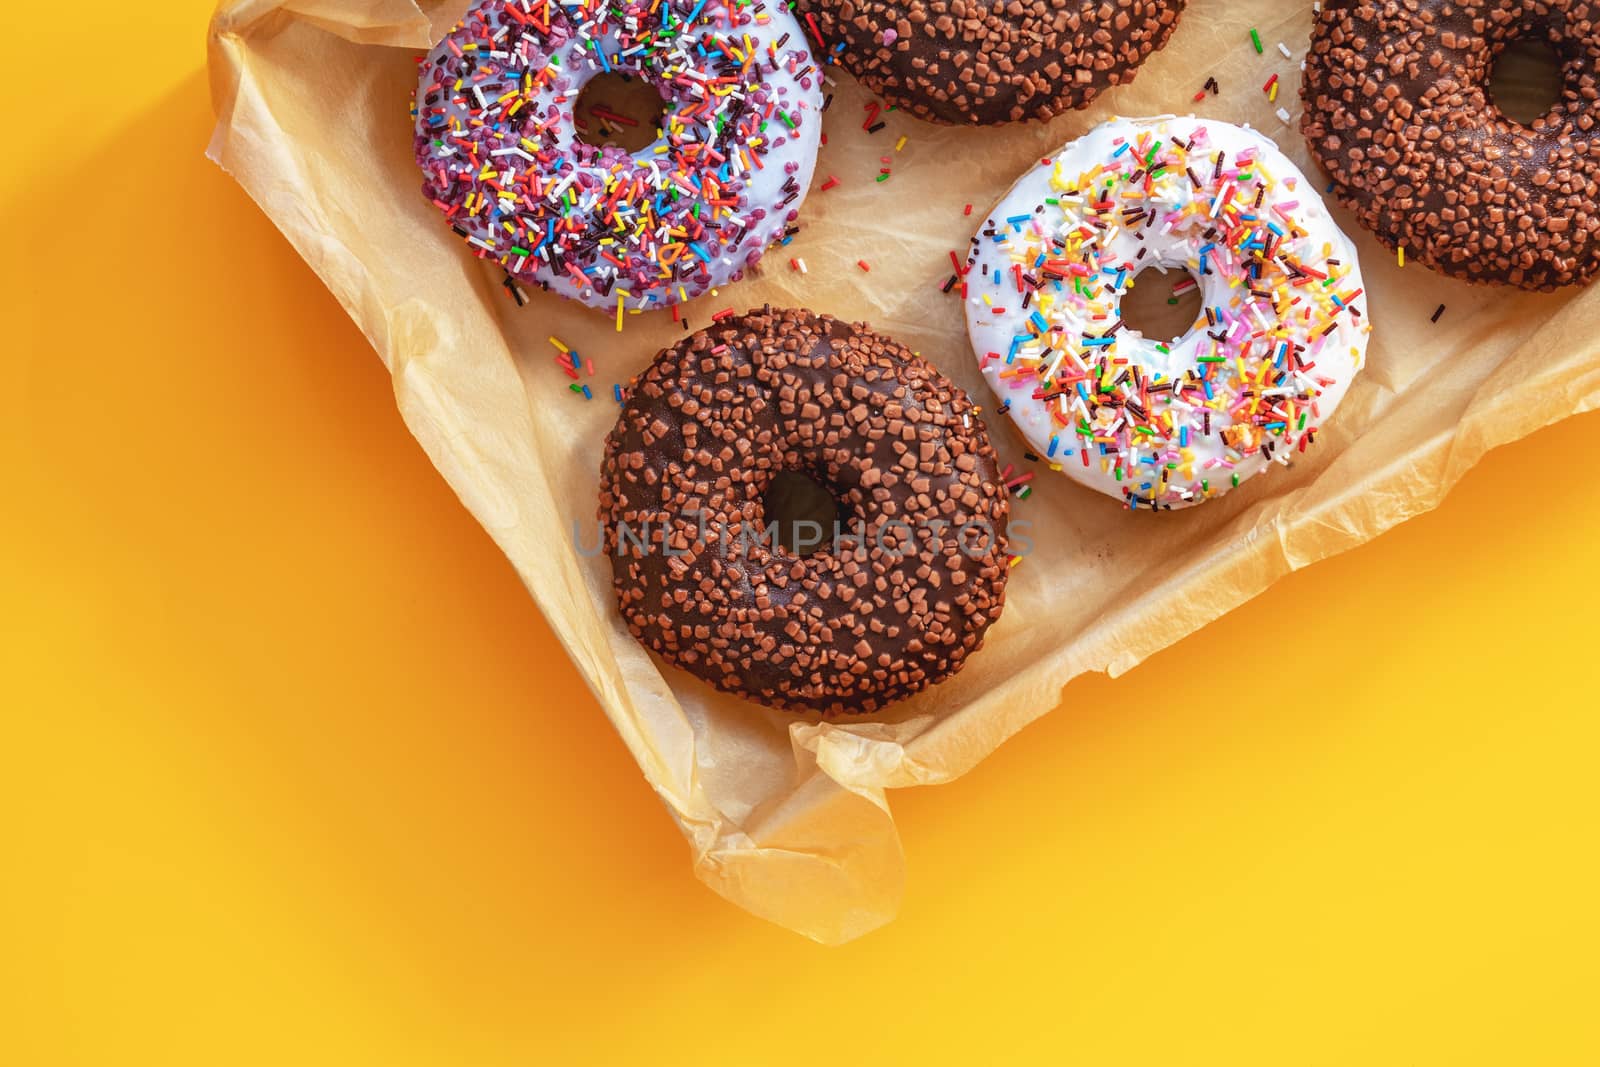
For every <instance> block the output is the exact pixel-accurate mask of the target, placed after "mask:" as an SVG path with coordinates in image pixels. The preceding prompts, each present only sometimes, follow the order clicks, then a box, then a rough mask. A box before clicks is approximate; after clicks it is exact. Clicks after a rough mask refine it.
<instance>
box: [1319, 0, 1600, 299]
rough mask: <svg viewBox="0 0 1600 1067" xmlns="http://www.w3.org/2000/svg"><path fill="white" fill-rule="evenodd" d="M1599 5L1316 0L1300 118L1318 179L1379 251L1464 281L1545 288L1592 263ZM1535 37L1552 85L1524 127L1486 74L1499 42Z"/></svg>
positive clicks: (1598, 241) (1599, 251)
mask: <svg viewBox="0 0 1600 1067" xmlns="http://www.w3.org/2000/svg"><path fill="white" fill-rule="evenodd" d="M1597 17H1600V3H1590V2H1586V0H1555V2H1552V3H1538V2H1531V0H1477V2H1474V0H1465V2H1463V0H1406V2H1404V3H1399V2H1395V0H1388V2H1382V3H1379V2H1373V0H1330V2H1329V3H1327V4H1326V5H1325V6H1324V8H1323V10H1322V14H1321V16H1320V17H1319V18H1318V20H1317V22H1316V24H1315V26H1314V29H1313V30H1312V37H1311V52H1310V55H1309V57H1308V58H1307V61H1306V73H1305V80H1304V82H1303V83H1302V85H1301V87H1300V95H1301V98H1302V100H1304V102H1305V105H1306V107H1305V115H1304V117H1303V118H1302V120H1301V131H1302V132H1303V133H1304V134H1305V136H1306V141H1307V142H1308V144H1309V145H1310V148H1311V152H1312V154H1313V155H1314V156H1316V157H1317V159H1318V160H1319V161H1320V162H1321V164H1322V166H1323V167H1324V169H1325V170H1326V171H1327V172H1328V173H1329V175H1330V176H1331V177H1332V178H1333V192H1334V194H1335V195H1336V196H1337V197H1338V198H1339V200H1340V201H1341V202H1342V203H1343V204H1344V205H1345V206H1346V207H1348V208H1350V209H1351V210H1352V211H1353V212H1355V214H1356V217H1357V218H1358V219H1359V220H1360V222H1361V224H1362V225H1363V226H1365V227H1367V228H1368V229H1370V230H1371V231H1372V232H1373V233H1374V234H1375V235H1376V236H1377V238H1378V240H1380V241H1382V242H1383V243H1384V244H1385V245H1387V246H1388V247H1389V248H1391V249H1397V248H1404V249H1405V254H1406V257H1407V258H1408V259H1417V260H1421V261H1422V262H1423V263H1426V264H1427V265H1428V266H1429V267H1431V268H1433V269H1434V270H1437V271H1440V272H1441V273H1444V274H1448V275H1451V276H1453V277H1457V278H1464V279H1466V280H1468V281H1471V282H1485V283H1495V284H1501V283H1503V284H1509V285H1515V286H1520V287H1521V288H1524V289H1540V290H1551V289H1555V288H1557V287H1559V286H1563V285H1581V284H1584V283H1586V282H1588V281H1589V280H1590V279H1591V278H1592V277H1593V276H1594V273H1595V270H1596V268H1597V267H1600V235H1597V232H1600V215H1597V213H1596V208H1595V200H1596V196H1597V192H1600V190H1597V187H1596V178H1597V174H1600V146H1597V145H1596V141H1595V138H1596V123H1597V120H1600V103H1597V101H1600V84H1597V82H1596V78H1595V71H1596V68H1597V65H1600V26H1597V24H1596V21H1595V20H1596V18H1597ZM1530 37H1531V38H1537V39H1540V40H1543V41H1547V42H1548V43H1549V44H1550V46H1551V47H1552V48H1553V49H1554V51H1555V52H1556V54H1557V55H1558V56H1559V57H1560V61H1561V75H1562V82H1563V85H1562V91H1561V99H1560V101H1559V102H1558V103H1557V104H1556V105H1555V107H1554V108H1552V109H1551V111H1550V112H1549V113H1547V114H1546V115H1544V116H1542V117H1540V118H1539V119H1537V120H1535V121H1534V122H1533V124H1532V125H1530V126H1524V125H1521V124H1519V123H1516V122H1513V121H1512V120H1510V119H1508V118H1507V117H1506V116H1505V115H1503V114H1501V112H1500V110H1499V109H1498V108H1496V107H1495V106H1494V103H1493V101H1492V100H1491V99H1490V98H1489V93H1488V89H1487V83H1488V81H1489V77H1490V74H1491V72H1492V71H1493V69H1494V63H1495V60H1496V59H1497V58H1498V57H1499V55H1500V53H1501V52H1502V51H1504V50H1505V48H1506V47H1507V46H1508V45H1510V44H1511V43H1512V42H1513V41H1516V40H1520V39H1525V38H1530Z"/></svg>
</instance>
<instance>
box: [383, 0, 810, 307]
mask: <svg viewBox="0 0 1600 1067" xmlns="http://www.w3.org/2000/svg"><path fill="white" fill-rule="evenodd" d="M791 22H792V19H791V16H789V15H788V14H787V13H786V12H785V11H783V10H782V9H780V8H777V7H773V6H769V5H768V4H767V3H766V2H764V0H479V2H478V3H476V4H474V6H473V7H472V9H471V10H470V11H468V13H467V15H466V18H465V20H464V21H463V22H462V23H461V24H460V25H459V26H457V27H456V29H455V30H454V31H453V32H452V33H451V34H450V35H448V36H447V37H446V38H445V39H444V41H443V42H442V43H441V44H440V45H439V46H438V47H436V48H435V49H434V50H433V52H432V53H430V54H429V56H428V57H427V58H426V59H425V60H424V61H423V63H422V70H421V76H420V81H419V86H418V91H417V97H416V102H415V120H416V130H417V133H416V145H415V147H416V157H417V162H418V164H419V165H420V166H421V168H422V170H423V172H424V175H425V180H424V189H425V192H426V195H427V196H428V197H429V199H430V200H432V201H433V202H434V203H435V204H436V205H437V206H438V207H439V209H440V210H441V211H443V212H444V213H445V215H446V217H447V218H448V219H449V221H450V224H451V225H452V227H453V228H454V229H455V230H456V232H457V233H458V234H460V235H461V237H462V238H463V239H464V240H466V241H467V242H468V243H469V244H470V245H471V246H472V248H473V251H474V254H476V255H478V256H479V257H481V258H485V259H490V260H493V261H494V262H495V263H497V264H498V265H499V266H500V267H502V268H503V269H504V270H505V271H506V273H507V275H508V277H511V278H515V279H517V280H520V281H524V282H532V283H536V284H540V285H542V286H544V287H546V288H554V289H559V290H560V291H562V292H563V293H564V294H565V295H569V296H574V297H577V298H579V299H582V300H583V301H585V302H586V303H589V304H591V305H593V306H596V307H600V308H605V309H607V310H609V309H610V306H611V305H612V304H613V303H614V304H615V305H616V307H617V318H618V323H619V327H618V328H619V329H620V323H621V316H622V313H623V309H624V305H625V304H626V307H627V308H630V309H635V310H636V309H639V308H647V307H664V306H666V305H668V304H676V303H677V302H679V301H681V300H686V299H689V298H690V297H693V296H698V295H700V294H701V293H704V292H706V291H707V290H709V289H711V288H712V287H713V286H714V285H717V284H720V283H721V282H723V281H727V280H730V279H731V278H737V277H738V276H739V275H740V273H741V272H742V271H743V270H744V269H745V268H746V267H748V266H750V265H753V264H754V263H755V261H756V260H757V259H758V258H759V256H760V255H761V253H762V251H763V250H765V249H766V247H767V246H768V245H769V244H771V243H772V242H773V241H776V240H778V239H779V238H780V237H781V236H782V234H783V232H784V230H785V228H786V227H787V226H788V224H789V223H791V222H793V221H794V219H795V218H796V216H797V212H798V205H799V201H800V200H801V198H802V197H803V196H804V194H805V190H804V189H803V188H802V187H801V174H800V171H801V168H802V163H801V160H802V159H803V158H804V157H805V156H806V154H807V153H809V152H811V151H814V145H815V140H816V137H817V135H818V131H817V124H818V116H817V113H818V111H820V109H821V105H822V100H821V77H820V74H819V73H818V72H817V70H816V67H815V64H814V61H813V60H812V57H811V52H810V51H809V49H808V48H807V46H806V44H805V41H804V38H803V35H802V34H801V33H800V32H799V26H798V23H793V25H794V31H793V32H792V33H791V32H782V31H783V26H784V24H785V23H791ZM609 71H615V72H619V73H623V74H628V75H634V76H638V77H642V78H644V79H645V80H646V81H648V82H649V83H651V84H652V85H654V86H655V87H657V88H658V89H660V90H661V92H662V95H663V96H664V97H665V98H667V101H668V110H667V115H666V117H665V119H664V121H663V128H662V129H661V130H660V136H659V137H658V139H657V140H656V142H655V144H654V145H653V146H651V147H648V148H646V149H644V150H642V151H641V152H639V153H635V154H630V153H628V152H625V151H623V150H622V149H620V148H617V147H616V146H614V145H605V146H601V147H596V146H593V145H589V144H585V143H583V142H582V141H580V140H578V139H577V138H575V137H574V136H573V131H572V129H571V126H572V122H573V120H572V113H573V108H574V106H575V104H576V102H577V96H578V93H579V91H580V90H581V89H582V87H583V85H584V83H585V82H586V81H587V80H588V78H590V77H592V76H593V75H594V74H596V73H600V72H609ZM595 113H596V114H599V115H601V117H602V118H607V119H610V120H611V121H624V122H625V121H627V120H625V119H622V118H621V117H620V116H615V115H614V114H613V113H603V112H598V111H597V112H595ZM802 129H803V130H804V131H805V132H804V134H803V135H802V134H801V133H800V131H801V130H802ZM763 171H766V172H767V173H766V174H765V175H764V176H763V174H762V172H763ZM512 292H513V296H515V295H516V293H515V291H514V290H513V291H512Z"/></svg>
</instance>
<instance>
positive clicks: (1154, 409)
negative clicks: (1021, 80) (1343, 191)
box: [964, 116, 1370, 510]
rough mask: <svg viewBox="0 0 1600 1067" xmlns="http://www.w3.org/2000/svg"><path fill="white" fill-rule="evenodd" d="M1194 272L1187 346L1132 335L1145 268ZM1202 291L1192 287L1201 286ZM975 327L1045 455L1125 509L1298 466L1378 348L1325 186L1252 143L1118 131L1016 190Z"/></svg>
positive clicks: (991, 237) (1141, 126) (976, 295)
mask: <svg viewBox="0 0 1600 1067" xmlns="http://www.w3.org/2000/svg"><path fill="white" fill-rule="evenodd" d="M1150 267H1154V268H1157V269H1158V270H1165V269H1167V268H1176V269H1177V270H1180V271H1184V272H1187V273H1188V274H1189V275H1190V278H1186V279H1184V280H1183V281H1182V282H1181V283H1180V284H1179V285H1178V286H1175V287H1174V290H1175V291H1177V290H1180V289H1185V288H1188V287H1189V286H1190V285H1191V284H1198V286H1199V289H1200V295H1201V300H1202V305H1203V307H1204V314H1203V316H1202V317H1201V318H1199V319H1198V320H1197V321H1196V322H1195V324H1194V326H1193V327H1192V328H1191V329H1190V330H1189V332H1188V333H1186V334H1185V335H1184V336H1183V337H1182V338H1181V339H1178V340H1171V341H1169V340H1166V339H1159V338H1153V337H1145V336H1143V335H1142V334H1140V333H1139V332H1138V331H1137V330H1135V329H1133V328H1132V327H1130V326H1127V325H1126V324H1125V323H1124V322H1123V320H1122V314H1121V302H1122V295H1123V294H1124V293H1125V292H1127V291H1128V289H1129V288H1130V287H1131V286H1132V285H1133V284H1134V282H1135V280H1136V279H1137V278H1140V277H1144V278H1146V279H1147V280H1149V284H1152V285H1156V284H1160V282H1157V281H1154V280H1153V279H1155V278H1159V277H1160V275H1159V274H1152V275H1142V276H1141V274H1140V272H1141V271H1144V270H1145V269H1146V268H1150ZM1191 279H1192V280H1191ZM964 282H965V292H966V295H967V300H966V311H967V327H968V332H969V334H970V335H971V339H972V344H973V350H974V352H975V353H976V355H977V358H978V362H979V365H980V367H981V368H982V371H983V375H984V378H985V380H986V381H987V382H988V384H989V385H990V387H991V388H992V389H993V390H994V392H995V394H996V395H997V396H999V397H1000V399H1001V401H1002V410H1005V411H1007V412H1008V414H1009V415H1010V416H1011V419H1012V421H1014V422H1015V423H1016V425H1017V426H1018V428H1019V429H1020V430H1021V432H1022V435H1023V437H1025V438H1026V439H1027V441H1028V443H1029V445H1030V446H1031V447H1032V449H1033V450H1034V451H1035V452H1036V453H1037V454H1038V455H1039V456H1041V457H1042V458H1044V459H1045V460H1046V461H1048V462H1049V463H1050V464H1051V465H1052V466H1054V467H1055V468H1056V469H1058V470H1060V471H1062V472H1063V473H1065V474H1067V475H1068V476H1070V477H1071V478H1073V479H1074V480H1075V481H1078V482H1082V483H1083V484H1084V485H1087V486H1089V487H1091V488H1093V489H1098V490H1100V491H1101V492H1102V493H1106V494H1108V495H1110V496H1113V497H1116V498H1118V499H1119V500H1121V501H1123V502H1124V503H1125V504H1126V506H1127V507H1129V508H1135V509H1151V510H1167V509H1172V508H1181V507H1186V506H1189V505H1192V504H1198V503H1200V502H1201V501H1204V500H1207V499H1210V498H1211V497H1214V496H1218V495H1220V494H1222V493H1225V492H1227V491H1228V490H1229V489H1232V488H1233V487H1235V486H1237V485H1238V484H1239V483H1240V482H1242V481H1243V480H1244V479H1246V478H1248V477H1250V476H1251V475H1252V474H1256V473H1259V472H1260V471H1262V470H1265V469H1266V468H1267V466H1268V465H1269V464H1270V463H1271V462H1272V461H1274V460H1276V461H1279V462H1284V463H1287V462H1288V461H1289V460H1290V459H1291V457H1293V456H1295V455H1297V454H1299V453H1300V452H1302V451H1304V450H1305V449H1306V447H1307V446H1308V445H1310V444H1311V442H1312V440H1313V439H1314V437H1315V435H1316V433H1317V431H1318V429H1319V428H1320V427H1321V426H1322V423H1323V420H1325V419H1326V418H1327V417H1328V416H1330V415H1332V414H1333V410H1334V408H1335V407H1337V406H1338V404H1339V401H1340V400H1341V399H1342V398H1343V396H1344V393H1345V390H1346V389H1347V388H1348V387H1349V385H1350V380H1351V378H1353V377H1354V375H1355V373H1356V371H1357V369H1358V368H1360V366H1361V364H1362V359H1363V356H1364V353H1365V351H1366V347H1367V334H1368V331H1369V329H1370V326H1369V324H1368V322H1367V321H1366V316H1365V315H1364V314H1363V313H1362V310H1361V303H1362V302H1361V296H1362V281H1361V268H1360V265H1359V264H1358V263H1357V260H1356V251H1355V248H1354V246H1353V245H1351V243H1350V241H1349V239H1348V238H1346V237H1345V235H1344V234H1343V233H1341V232H1340V231H1339V228H1338V227H1337V226H1336V225H1334V223H1333V220H1332V219H1331V218H1330V217H1329V215H1328V210H1327V208H1326V207H1325V206H1324V205H1323V203H1322V200H1321V199H1320V198H1319V197H1318V196H1317V193H1316V190H1315V187H1314V186H1313V185H1312V183H1311V182H1310V181H1308V180H1307V179H1306V178H1305V176H1304V175H1302V174H1301V173H1300V171H1299V170H1298V169H1297V168H1296V167H1295V165H1294V164H1293V163H1292V162H1290V161H1289V160H1288V159H1287V158H1285V157H1284V156H1283V154H1282V153H1280V152H1279V151H1278V149H1277V148H1276V147H1275V146H1274V145H1273V143H1272V142H1271V141H1269V140H1268V139H1267V138H1265V137H1263V136H1262V135H1261V134H1259V133H1257V132H1255V131H1254V130H1251V129H1249V128H1247V127H1239V126H1231V125H1229V124H1227V123H1224V122H1216V121H1212V120H1209V119H1207V120H1201V119H1196V118H1194V117H1192V116H1191V117H1188V118H1177V117H1173V116H1162V117H1159V118H1150V119H1116V120H1113V121H1111V122H1107V123H1104V124H1102V125H1100V126H1096V127H1095V128H1094V129H1092V130H1090V131H1089V132H1088V133H1087V134H1085V135H1084V136H1083V137H1081V138H1079V139H1078V140H1076V141H1073V142H1071V143H1070V144H1068V145H1066V146H1065V147H1064V148H1063V149H1062V150H1061V151H1060V152H1059V153H1058V154H1057V155H1055V156H1054V157H1053V158H1050V159H1046V160H1044V161H1043V163H1042V165H1040V166H1037V167H1035V168H1033V169H1032V170H1030V171H1028V172H1027V173H1026V174H1024V175H1023V176H1022V178H1021V179H1020V180H1019V181H1018V182H1017V184H1016V185H1015V186H1013V187H1012V189H1011V191H1010V192H1009V193H1007V194H1006V196H1005V198H1004V199H1003V200H1001V201H1000V203H999V205H998V206H997V207H996V208H995V209H994V212H993V213H992V214H991V215H990V216H989V217H988V218H987V219H986V220H985V221H984V222H983V224H982V226H981V227H980V228H979V230H978V233H977V236H976V237H974V238H973V241H972V246H971V252H970V254H969V257H968V260H967V268H966V274H965V277H964Z"/></svg>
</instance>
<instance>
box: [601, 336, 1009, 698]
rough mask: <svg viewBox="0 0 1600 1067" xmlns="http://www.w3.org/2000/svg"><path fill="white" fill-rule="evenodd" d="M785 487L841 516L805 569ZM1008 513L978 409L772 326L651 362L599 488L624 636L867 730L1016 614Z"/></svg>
mask: <svg viewBox="0 0 1600 1067" xmlns="http://www.w3.org/2000/svg"><path fill="white" fill-rule="evenodd" d="M783 471H794V472H799V473H802V474H805V475H807V476H809V477H810V478H812V479H814V480H815V481H816V482H817V483H818V484H820V485H821V486H822V487H824V488H825V489H827V490H828V491H829V492H830V493H831V494H832V496H833V498H834V500H835V502H836V503H837V506H838V509H839V513H840V520H841V521H840V524H839V525H840V528H842V531H843V532H842V535H841V534H839V533H836V534H835V536H834V537H833V538H831V539H830V540H829V542H828V543H826V544H825V545H824V546H823V547H822V548H821V549H820V550H818V551H816V552H813V553H811V554H809V555H799V554H796V553H794V552H792V551H790V550H789V549H787V548H784V547H783V545H782V544H781V543H779V541H778V539H777V538H776V537H772V536H770V532H771V531H770V527H769V522H770V521H771V520H769V519H768V517H767V516H766V515H765V504H764V500H765V498H766V496H767V494H768V491H769V489H771V487H772V484H773V480H774V478H776V477H777V475H778V474H779V473H780V472H783ZM1008 512H1009V501H1008V498H1007V496H1006V493H1005V489H1004V487H1003V486H1002V485H1001V484H1000V481H999V476H998V469H997V461H996V458H995V453H994V449H993V448H992V447H991V445H990V444H989V439H988V434H987V432H986V430H985V429H984V425H983V423H982V422H981V421H980V420H979V418H978V416H977V415H976V414H975V413H974V410H973V405H972V402H971V400H969V399H968V398H967V395H966V393H964V392H963V391H962V390H961V389H960V388H959V387H957V386H956V385H955V384H954V383H952V382H951V381H950V380H949V379H947V378H945V377H944V376H943V375H942V374H940V373H939V372H938V371H937V370H936V369H934V367H933V366H932V365H931V364H929V363H928V362H926V361H925V360H923V359H921V358H919V357H917V356H915V355H913V354H912V353H911V352H909V351H907V350H906V349H905V348H904V347H903V346H901V345H899V344H896V343H895V342H893V341H891V340H889V339H887V338H885V337H883V336H881V335H880V334H877V333H874V332H873V331H872V329H871V328H870V327H868V326H866V325H865V324H861V323H857V324H854V325H852V324H849V323H844V322H840V321H839V320H837V319H834V318H831V317H829V316H826V315H814V314H812V313H811V312H809V311H801V310H781V309H774V308H770V307H768V308H762V309H760V310H757V311H752V312H749V313H747V314H745V315H743V316H740V317H737V318H731V319H727V320H725V321H723V322H721V323H718V324H717V325H714V326H712V327H711V328H709V329H706V330H702V331H700V332H699V333H696V334H694V335H692V336H690V337H686V338H684V339H683V340H682V341H680V342H679V343H678V344H677V345H676V346H674V347H673V348H670V349H668V350H666V351H664V352H662V353H661V354H660V355H659V356H657V357H656V359H655V362H653V363H652V364H651V365H650V367H649V368H648V369H646V370H645V372H644V374H643V375H642V376H641V377H640V378H639V379H638V381H637V382H636V383H635V384H634V386H633V389H632V391H631V393H630V395H629V397H628V400H627V403H626V404H625V405H624V407H623V410H622V414H621V416H620V417H619V418H618V420H617V424H616V426H615V427H614V428H613V429H612V431H611V434H610V436H609V437H608V438H607V440H606V452H605V461H604V465H603V467H602V470H601V477H600V521H601V523H602V526H603V528H604V531H605V533H604V544H605V547H606V550H607V552H608V553H610V554H611V556H612V572H613V584H614V586H615V589H616V594H617V603H618V605H619V607H620V608H621V611H622V616H623V619H624V620H625V621H626V622H627V625H628V629H629V632H631V633H632V634H633V635H634V637H636V638H638V640H639V641H640V642H641V643H643V644H644V645H645V647H647V648H649V649H650V650H651V651H653V652H656V653H658V654H659V655H660V656H661V657H662V658H664V659H665V660H667V661H668V662H669V663H672V664H673V665H675V666H678V667H681V668H683V669H684V670H687V671H689V672H690V673H692V674H695V675H697V676H699V677H700V678H702V679H704V680H705V681H708V682H710V683H711V684H712V685H714V686H716V687H717V688H718V689H722V690H725V691H727V692H730V693H734V694H737V695H739V696H742V697H745V698H747V699H750V700H754V701H757V702H759V703H762V704H766V705H768V706H771V707H776V708H784V709H788V710H792V711H821V712H844V713H861V712H871V711H875V710H877V709H879V708H882V707H884V706H885V705H888V704H890V703H893V702H894V701H897V700H900V699H903V698H905V697H908V696H910V695H911V694H913V693H916V692H918V691H919V690H921V689H924V688H926V687H927V686H930V685H934V684H936V683H937V682H939V681H942V680H943V679H945V678H947V677H949V676H950V675H951V674H954V673H955V672H956V671H958V670H960V669H961V666H962V664H963V663H964V662H965V661H966V659H967V657H968V656H969V655H971V654H972V653H973V652H974V651H976V650H977V649H978V648H979V646H980V645H981V644H982V643H983V635H984V631H985V630H987V629H988V628H989V625H990V623H992V622H994V620H995V619H996V618H998V617H999V615H1000V611H1001V608H1002V607H1003V606H1004V604H1005V584H1006V575H1007V570H1008V568H1007V561H1006V519H1007V515H1008Z"/></svg>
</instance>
